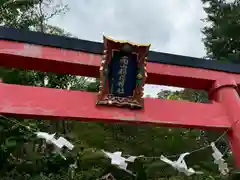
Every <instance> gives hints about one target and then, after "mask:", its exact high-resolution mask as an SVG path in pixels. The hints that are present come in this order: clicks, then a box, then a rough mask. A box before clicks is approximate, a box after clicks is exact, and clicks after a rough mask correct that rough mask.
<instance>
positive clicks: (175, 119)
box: [0, 27, 240, 168]
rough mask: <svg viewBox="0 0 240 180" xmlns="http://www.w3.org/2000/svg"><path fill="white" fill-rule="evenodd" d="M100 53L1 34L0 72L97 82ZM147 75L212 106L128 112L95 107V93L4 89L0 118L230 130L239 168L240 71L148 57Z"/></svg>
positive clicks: (44, 38)
mask: <svg viewBox="0 0 240 180" xmlns="http://www.w3.org/2000/svg"><path fill="white" fill-rule="evenodd" d="M101 52H102V44H101V43H96V42H90V41H84V40H78V39H73V38H66V37H60V36H53V35H46V34H42V33H36V32H29V31H19V30H15V29H10V28H3V27H1V28H0V66H4V67H8V68H22V69H31V70H38V71H44V72H56V73H62V74H63V73H64V74H73V75H81V76H88V77H98V76H99V66H100V61H101V56H100V55H101ZM147 71H148V78H147V83H149V84H158V85H169V86H178V87H185V88H193V89H202V90H206V91H208V92H209V98H210V99H211V100H212V101H211V103H209V104H202V103H192V102H184V101H172V100H159V99H151V98H146V99H145V103H144V104H145V108H144V109H142V110H130V109H123V108H115V107H111V108H109V107H103V106H96V98H97V97H96V94H95V93H89V92H81V91H69V90H59V89H49V88H42V87H29V86H21V85H13V84H4V83H1V84H0V113H1V114H3V115H11V116H18V117H25V118H41V119H46V118H47V119H52V120H81V121H104V122H114V123H118V122H125V123H132V124H134V123H135V124H136V123H151V124H155V125H160V126H168V127H185V128H199V129H204V130H209V129H211V130H220V131H225V130H227V129H229V128H231V130H230V131H229V133H228V137H229V141H230V144H231V148H232V151H233V153H234V158H235V161H236V166H237V167H238V168H240V122H238V120H239V119H240V101H239V96H238V93H237V90H236V89H237V87H238V85H240V66H239V65H234V64H224V63H219V62H216V61H210V60H203V59H197V58H191V57H184V56H177V55H171V54H165V53H157V52H150V54H149V62H148V64H147ZM82 102H84V103H82ZM170 110H171V111H170Z"/></svg>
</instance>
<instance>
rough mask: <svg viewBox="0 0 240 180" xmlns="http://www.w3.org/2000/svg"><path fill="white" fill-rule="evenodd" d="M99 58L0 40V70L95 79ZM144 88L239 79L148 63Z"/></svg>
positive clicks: (198, 86)
mask: <svg viewBox="0 0 240 180" xmlns="http://www.w3.org/2000/svg"><path fill="white" fill-rule="evenodd" d="M100 60H101V57H100V55H95V54H88V53H84V52H77V51H72V50H65V49H60V48H52V47H44V46H38V45H29V44H25V43H18V42H11V41H4V40H0V66H5V67H9V68H23V69H32V70H38V71H45V72H56V73H64V74H73V75H81V76H88V77H99V65H100ZM147 71H148V78H147V83H148V84H159V85H169V86H177V87H185V88H194V89H205V90H208V89H209V88H210V87H211V85H212V83H213V82H214V81H215V80H217V79H219V78H222V77H226V76H233V77H234V78H235V79H236V81H237V83H238V84H240V75H237V74H230V73H225V72H218V71H212V70H206V69H197V68H190V67H182V66H174V65H166V64H159V63H150V62H149V63H148V65H147Z"/></svg>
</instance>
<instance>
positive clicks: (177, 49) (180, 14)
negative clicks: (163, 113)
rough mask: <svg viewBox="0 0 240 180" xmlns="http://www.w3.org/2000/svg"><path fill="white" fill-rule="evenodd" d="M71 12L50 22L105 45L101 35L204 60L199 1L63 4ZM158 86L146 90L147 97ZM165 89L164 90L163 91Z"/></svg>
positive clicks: (94, 0)
mask: <svg viewBox="0 0 240 180" xmlns="http://www.w3.org/2000/svg"><path fill="white" fill-rule="evenodd" d="M63 2H64V3H66V4H68V5H69V8H70V11H69V12H68V13H67V14H65V15H61V16H58V17H55V18H53V19H51V21H50V23H51V24H53V25H57V26H59V27H61V28H64V29H65V30H66V31H68V32H70V33H72V34H73V35H75V36H77V37H78V38H80V39H87V40H92V41H100V42H101V41H102V35H103V34H105V35H108V36H112V37H114V38H115V39H124V40H130V41H134V42H137V43H151V44H152V47H151V49H152V50H156V51H161V52H168V53H174V54H180V55H187V56H196V57H203V56H204V55H205V51H204V46H203V43H202V42H201V39H202V37H203V36H202V34H201V31H200V30H201V28H203V23H202V21H201V20H200V19H203V18H204V17H205V14H204V12H203V9H202V3H201V2H200V0H184V1H183V0H167V1H160V0H148V1H140V0H121V1H120V0H101V1H99V0H64V1H63ZM161 88H162V87H159V86H157V87H156V86H148V87H146V88H145V91H146V93H147V94H149V93H150V94H156V92H159V89H161ZM164 88H165V87H164Z"/></svg>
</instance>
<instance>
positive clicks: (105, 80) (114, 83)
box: [97, 37, 150, 109]
mask: <svg viewBox="0 0 240 180" xmlns="http://www.w3.org/2000/svg"><path fill="white" fill-rule="evenodd" d="M149 48H150V45H140V44H134V43H130V42H128V41H115V40H113V39H110V38H108V37H104V51H103V57H102V61H101V65H100V88H99V93H98V100H97V105H111V106H118V107H129V108H134V109H135V108H143V107H144V99H143V87H144V85H145V82H146V78H147V71H146V65H147V56H148V52H149Z"/></svg>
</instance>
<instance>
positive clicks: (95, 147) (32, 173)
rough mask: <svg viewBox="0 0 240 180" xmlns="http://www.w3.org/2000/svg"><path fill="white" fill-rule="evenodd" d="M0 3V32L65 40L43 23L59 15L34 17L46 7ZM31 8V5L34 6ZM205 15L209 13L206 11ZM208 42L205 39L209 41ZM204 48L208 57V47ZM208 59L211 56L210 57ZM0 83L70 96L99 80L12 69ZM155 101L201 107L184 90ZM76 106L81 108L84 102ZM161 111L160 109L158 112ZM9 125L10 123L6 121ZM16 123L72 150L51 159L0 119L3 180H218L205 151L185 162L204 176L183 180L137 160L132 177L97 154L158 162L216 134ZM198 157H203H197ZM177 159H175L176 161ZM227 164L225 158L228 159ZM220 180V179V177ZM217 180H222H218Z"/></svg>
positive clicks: (195, 95) (201, 96)
mask: <svg viewBox="0 0 240 180" xmlns="http://www.w3.org/2000/svg"><path fill="white" fill-rule="evenodd" d="M5 2H7V1H1V2H0V22H1V24H4V25H6V26H13V27H16V28H26V29H33V30H39V31H42V32H46V33H52V34H58V35H65V36H71V35H70V34H69V33H67V32H65V31H64V30H62V29H61V28H58V27H54V26H50V25H48V24H47V19H49V18H51V17H52V16H54V15H57V14H58V13H60V12H61V11H60V10H61V8H63V9H65V7H66V6H64V5H62V6H60V7H61V8H60V9H59V8H58V9H57V11H55V10H53V12H51V13H44V11H39V10H40V9H39V8H41V7H43V6H44V5H47V6H50V5H51V3H52V1H51V0H47V1H46V2H45V4H43V3H42V2H43V1H38V2H37V1H34V3H32V2H33V1H30V0H29V2H30V3H26V1H21V3H20V4H19V2H20V1H19V2H18V3H17V4H16V3H8V4H4V3H5ZM35 2H37V3H35ZM209 11H210V10H209ZM209 37H210V36H209ZM208 48H209V55H211V53H210V52H212V51H210V46H209V47H208ZM212 54H214V53H212ZM0 77H1V78H2V80H3V81H4V82H5V83H13V84H22V85H31V86H42V87H48V88H61V89H71V90H85V91H90V92H96V91H98V87H99V80H96V81H92V80H90V79H89V78H84V77H75V76H72V75H59V74H55V73H43V72H35V71H24V70H16V69H5V68H1V69H0ZM159 98H161V99H172V100H188V101H193V102H207V101H208V99H207V95H206V94H205V93H204V92H200V91H193V90H188V89H185V90H183V91H177V92H170V91H163V92H160V93H159ZM79 105H84V102H83V103H81V102H80V104H79ZM159 108H161V107H159ZM11 120H13V119H11ZM18 121H21V123H23V124H25V125H28V126H31V127H32V128H34V129H40V130H41V131H47V132H58V133H61V134H64V135H65V136H66V137H67V138H68V139H70V140H71V141H72V142H73V143H74V145H75V146H76V147H75V148H74V150H73V151H72V152H71V153H70V152H64V155H65V156H66V157H67V160H66V161H65V160H63V159H62V158H61V157H60V156H59V155H57V154H54V153H52V147H51V146H49V145H46V143H45V142H44V141H42V140H39V139H36V137H35V135H34V134H32V133H31V132H29V131H28V129H26V128H25V127H22V126H21V125H20V124H16V123H13V122H12V121H10V120H6V119H5V118H3V117H1V118H0V177H1V179H3V180H13V179H18V180H55V179H56V180H57V179H58V180H61V179H64V180H68V179H69V180H70V179H71V180H72V179H74V180H96V179H99V178H100V177H101V176H103V175H105V174H107V173H112V174H113V175H114V176H115V177H116V179H121V180H124V179H126V180H132V179H135V180H145V179H149V180H151V179H159V180H160V179H161V180H167V179H170V180H182V179H184V180H187V179H189V180H191V179H192V180H195V179H198V180H206V179H207V180H220V179H221V177H219V173H218V170H217V168H216V166H215V165H214V164H213V162H212V157H211V150H210V149H206V150H204V151H202V152H199V153H195V154H192V155H191V156H190V157H188V159H187V162H188V164H190V166H191V167H193V168H194V169H196V170H200V171H203V172H204V173H205V174H204V175H199V176H193V177H186V176H184V175H182V174H179V173H177V172H176V171H175V170H174V169H172V168H171V167H170V166H168V165H166V164H165V163H163V162H161V161H160V160H159V159H144V158H142V159H138V160H137V161H136V162H135V163H131V164H130V166H129V169H130V170H132V171H133V172H134V173H135V174H136V177H133V176H132V175H131V174H129V173H127V172H125V171H123V170H120V169H118V168H117V167H115V166H112V165H111V164H110V160H109V159H108V158H106V157H104V155H103V153H102V152H101V149H105V150H107V151H109V152H114V151H123V152H124V154H131V155H142V154H144V155H146V156H160V155H161V154H164V155H172V154H179V153H182V152H186V151H189V150H192V149H197V148H199V147H201V146H204V145H205V144H206V143H209V142H210V141H211V140H213V139H216V134H215V133H214V134H209V133H206V132H204V131H198V130H192V129H173V128H163V127H155V126H147V125H144V126H142V125H125V124H115V125H113V124H104V123H83V122H81V123H80V122H75V121H68V122H66V121H59V122H52V121H47V120H44V121H40V120H38V121H35V120H26V119H18ZM201 153H204V156H203V155H202V154H201ZM176 158H178V157H176ZM229 158H231V157H230V156H229ZM224 178H225V179H226V177H224ZM224 178H223V179H224Z"/></svg>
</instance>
